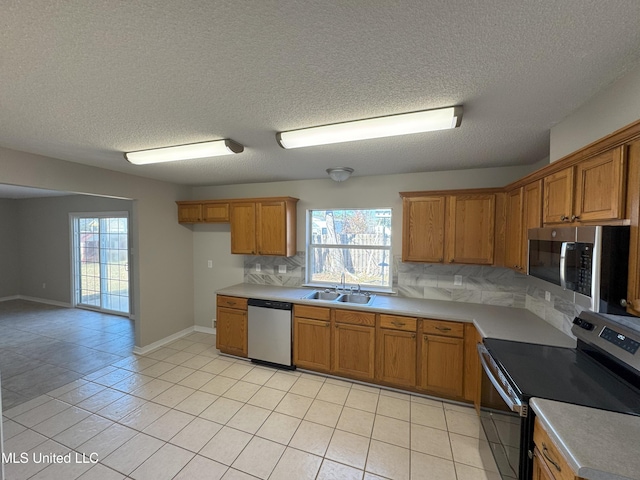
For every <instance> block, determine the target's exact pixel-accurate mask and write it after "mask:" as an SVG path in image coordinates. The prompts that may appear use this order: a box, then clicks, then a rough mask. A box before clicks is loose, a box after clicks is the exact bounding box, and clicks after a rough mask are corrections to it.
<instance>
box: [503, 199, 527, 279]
mask: <svg viewBox="0 0 640 480" xmlns="http://www.w3.org/2000/svg"><path fill="white" fill-rule="evenodd" d="M522 213H523V212H522V188H516V189H515V190H511V191H510V192H507V227H506V233H505V237H506V238H505V249H506V252H505V266H506V267H508V268H512V269H514V270H516V271H518V272H520V271H522V268H523V263H522Z"/></svg>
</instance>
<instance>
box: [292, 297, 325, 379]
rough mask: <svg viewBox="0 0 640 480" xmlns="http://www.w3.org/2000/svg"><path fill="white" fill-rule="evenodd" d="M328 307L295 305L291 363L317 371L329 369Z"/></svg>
mask: <svg viewBox="0 0 640 480" xmlns="http://www.w3.org/2000/svg"><path fill="white" fill-rule="evenodd" d="M329 319H330V310H329V309H328V308H318V307H308V306H304V305H296V306H295V307H294V317H293V363H294V365H296V366H297V367H299V368H306V369H309V370H314V371H317V372H325V373H329V372H330V371H331V322H330V321H329Z"/></svg>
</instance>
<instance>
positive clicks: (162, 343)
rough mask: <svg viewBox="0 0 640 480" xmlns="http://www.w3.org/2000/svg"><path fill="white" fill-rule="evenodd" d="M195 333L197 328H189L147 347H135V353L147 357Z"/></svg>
mask: <svg viewBox="0 0 640 480" xmlns="http://www.w3.org/2000/svg"><path fill="white" fill-rule="evenodd" d="M194 331H195V327H188V328H185V329H184V330H180V331H179V332H177V333H174V334H173V335H169V336H168V337H164V338H163V339H161V340H158V341H157V342H153V343H150V344H149V345H147V346H145V347H137V346H136V347H133V353H135V354H136V355H146V354H147V353H149V352H151V351H153V350H156V349H158V348H160V347H163V346H165V345H166V344H168V343H171V342H173V341H175V340H178V339H179V338H181V337H184V336H185V335H189V334H190V333H193V332H194Z"/></svg>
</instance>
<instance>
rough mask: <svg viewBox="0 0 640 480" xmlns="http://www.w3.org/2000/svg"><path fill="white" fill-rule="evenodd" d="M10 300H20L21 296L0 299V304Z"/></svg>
mask: <svg viewBox="0 0 640 480" xmlns="http://www.w3.org/2000/svg"><path fill="white" fill-rule="evenodd" d="M9 300H20V295H11V296H10V297H0V302H8V301H9Z"/></svg>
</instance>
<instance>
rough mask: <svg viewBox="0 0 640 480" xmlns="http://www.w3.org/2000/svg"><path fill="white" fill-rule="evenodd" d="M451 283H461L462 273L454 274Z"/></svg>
mask: <svg viewBox="0 0 640 480" xmlns="http://www.w3.org/2000/svg"><path fill="white" fill-rule="evenodd" d="M453 284H454V285H462V275H454V276H453Z"/></svg>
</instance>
